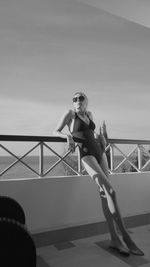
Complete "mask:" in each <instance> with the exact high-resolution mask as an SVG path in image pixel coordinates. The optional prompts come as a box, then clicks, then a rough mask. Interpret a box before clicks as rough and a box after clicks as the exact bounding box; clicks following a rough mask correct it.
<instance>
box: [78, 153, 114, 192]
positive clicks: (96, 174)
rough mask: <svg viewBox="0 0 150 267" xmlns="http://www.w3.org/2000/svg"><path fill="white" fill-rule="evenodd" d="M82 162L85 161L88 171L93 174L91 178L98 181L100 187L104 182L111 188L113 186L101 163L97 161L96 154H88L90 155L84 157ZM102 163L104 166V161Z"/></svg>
mask: <svg viewBox="0 0 150 267" xmlns="http://www.w3.org/2000/svg"><path fill="white" fill-rule="evenodd" d="M103 161H104V160H103ZM103 161H102V162H103ZM82 163H83V165H84V167H85V169H86V171H87V172H88V174H89V175H90V176H91V178H92V179H93V180H94V181H96V183H97V184H98V185H99V186H100V187H101V186H102V185H103V184H104V185H105V187H107V188H108V189H109V190H110V189H111V188H112V186H111V184H110V181H109V180H108V177H107V175H106V174H105V172H104V171H103V169H102V167H101V166H100V165H99V163H98V162H97V160H96V158H95V157H94V156H91V155H88V156H85V157H83V158H82ZM102 165H103V168H104V163H102Z"/></svg>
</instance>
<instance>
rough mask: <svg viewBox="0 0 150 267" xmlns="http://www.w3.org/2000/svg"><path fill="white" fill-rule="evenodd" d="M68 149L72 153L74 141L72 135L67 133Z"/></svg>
mask: <svg viewBox="0 0 150 267" xmlns="http://www.w3.org/2000/svg"><path fill="white" fill-rule="evenodd" d="M67 143H68V149H69V150H70V151H71V152H72V153H73V152H74V151H75V142H74V140H73V137H72V135H67Z"/></svg>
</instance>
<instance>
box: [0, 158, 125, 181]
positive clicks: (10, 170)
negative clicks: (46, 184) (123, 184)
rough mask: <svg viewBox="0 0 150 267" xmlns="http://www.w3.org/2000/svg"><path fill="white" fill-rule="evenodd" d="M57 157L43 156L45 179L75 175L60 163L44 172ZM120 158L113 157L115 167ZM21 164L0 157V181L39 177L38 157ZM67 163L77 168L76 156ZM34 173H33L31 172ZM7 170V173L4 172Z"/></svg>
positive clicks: (25, 159) (24, 160) (119, 170)
mask: <svg viewBox="0 0 150 267" xmlns="http://www.w3.org/2000/svg"><path fill="white" fill-rule="evenodd" d="M58 160H59V159H58V157H57V156H44V161H43V172H44V173H45V175H44V176H45V177H51V176H52V177H55V176H56V177H57V176H66V175H76V173H74V172H73V171H72V170H71V169H70V168H69V167H67V166H66V164H64V163H62V162H60V163H59V164H58V165H56V166H55V167H54V168H52V170H51V171H50V172H48V173H47V174H46V172H47V171H48V170H49V168H51V167H52V166H53V165H54V164H55V163H56V162H57V161H58ZM121 160H122V156H115V162H114V165H115V166H116V165H117V164H118V163H119V162H121ZM22 161H23V163H25V164H27V165H28V166H29V168H27V166H25V164H23V163H22V162H18V163H17V164H16V159H15V158H14V157H12V156H0V179H21V178H29V179H30V178H33V177H39V176H40V175H39V157H38V156H27V157H25V158H24V159H22ZM66 161H67V163H69V164H70V165H71V166H72V167H73V168H75V170H77V169H78V167H77V156H69V157H68V158H66ZM31 168H32V169H33V170H34V171H35V172H36V173H34V172H33V170H31ZM6 169H7V171H6ZM123 171H124V170H122V168H119V169H118V172H123Z"/></svg>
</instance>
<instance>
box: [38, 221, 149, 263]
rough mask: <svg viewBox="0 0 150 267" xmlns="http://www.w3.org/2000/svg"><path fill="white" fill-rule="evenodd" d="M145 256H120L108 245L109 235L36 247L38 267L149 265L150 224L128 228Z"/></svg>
mask: <svg viewBox="0 0 150 267" xmlns="http://www.w3.org/2000/svg"><path fill="white" fill-rule="evenodd" d="M129 231H130V234H131V235H132V238H133V240H134V241H136V243H137V244H138V246H139V247H140V248H141V249H142V250H143V251H144V253H145V255H144V256H142V257H141V256H134V255H130V256H129V257H125V256H121V255H119V254H118V253H116V252H115V251H113V250H111V249H109V248H108V243H109V235H108V234H105V235H98V236H93V237H90V238H84V239H80V240H75V241H72V242H66V243H59V244H55V245H51V246H47V247H42V248H38V249H37V267H100V266H101V267H109V266H111V267H129V266H131V267H150V225H146V226H141V227H137V228H132V229H129Z"/></svg>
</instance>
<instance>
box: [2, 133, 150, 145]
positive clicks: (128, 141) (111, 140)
mask: <svg viewBox="0 0 150 267" xmlns="http://www.w3.org/2000/svg"><path fill="white" fill-rule="evenodd" d="M0 141H15V142H19V141H22V142H26V141H27V142H67V138H63V137H58V136H37V135H0ZM74 141H75V142H81V143H82V142H84V139H80V138H76V137H75V138H74ZM107 142H108V143H110V144H113V143H115V144H143V145H149V144H150V140H141V139H114V138H108V139H107Z"/></svg>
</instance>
